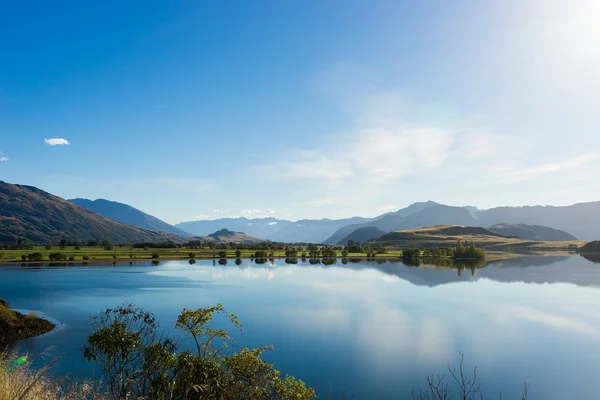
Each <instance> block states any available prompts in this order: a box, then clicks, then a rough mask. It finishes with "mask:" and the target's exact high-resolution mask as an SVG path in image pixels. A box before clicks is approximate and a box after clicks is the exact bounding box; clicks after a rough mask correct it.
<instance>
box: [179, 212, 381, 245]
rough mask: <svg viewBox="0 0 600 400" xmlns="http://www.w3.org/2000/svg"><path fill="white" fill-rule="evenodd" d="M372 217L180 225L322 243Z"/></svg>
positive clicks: (198, 230) (200, 233) (234, 220)
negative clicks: (343, 229)
mask: <svg viewBox="0 0 600 400" xmlns="http://www.w3.org/2000/svg"><path fill="white" fill-rule="evenodd" d="M370 220H371V219H369V218H360V217H354V218H346V219H338V220H335V219H320V220H310V219H302V220H299V221H296V222H292V221H288V220H285V219H277V218H257V219H248V218H221V219H216V220H201V221H190V222H181V223H179V224H177V225H175V226H176V227H177V228H179V229H182V230H184V231H186V232H190V233H192V234H194V235H197V236H207V235H208V234H210V233H211V232H214V231H217V230H220V229H229V230H232V231H237V232H246V234H248V235H251V236H255V237H258V238H261V239H265V240H271V241H276V242H288V243H293V242H306V243H322V242H323V241H324V240H325V239H327V238H328V237H329V236H331V235H332V234H333V233H334V232H335V231H336V230H338V229H339V228H341V227H343V226H346V225H352V224H357V223H364V222H367V221H370Z"/></svg>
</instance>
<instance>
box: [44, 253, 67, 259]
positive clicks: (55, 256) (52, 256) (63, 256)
mask: <svg viewBox="0 0 600 400" xmlns="http://www.w3.org/2000/svg"><path fill="white" fill-rule="evenodd" d="M48 258H49V259H50V261H64V260H66V259H67V256H66V254H64V253H50V254H48Z"/></svg>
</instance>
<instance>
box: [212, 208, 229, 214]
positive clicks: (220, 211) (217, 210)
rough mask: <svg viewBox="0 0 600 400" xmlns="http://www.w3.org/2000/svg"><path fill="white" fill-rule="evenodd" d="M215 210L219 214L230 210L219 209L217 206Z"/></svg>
mask: <svg viewBox="0 0 600 400" xmlns="http://www.w3.org/2000/svg"><path fill="white" fill-rule="evenodd" d="M213 212H214V213H217V214H225V213H226V212H229V211H227V210H219V209H218V208H217V209H215V210H213Z"/></svg>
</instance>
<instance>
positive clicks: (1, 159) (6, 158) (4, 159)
mask: <svg viewBox="0 0 600 400" xmlns="http://www.w3.org/2000/svg"><path fill="white" fill-rule="evenodd" d="M7 161H8V157H4V155H3V154H2V153H0V162H7Z"/></svg>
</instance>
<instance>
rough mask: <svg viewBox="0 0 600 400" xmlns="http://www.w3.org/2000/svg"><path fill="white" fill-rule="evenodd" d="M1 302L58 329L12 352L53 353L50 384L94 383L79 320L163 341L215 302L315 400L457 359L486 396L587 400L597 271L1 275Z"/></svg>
mask: <svg viewBox="0 0 600 400" xmlns="http://www.w3.org/2000/svg"><path fill="white" fill-rule="evenodd" d="M473 272H474V275H473ZM0 297H3V298H4V299H6V300H8V301H9V302H10V303H11V304H12V306H13V307H15V308H18V309H30V310H39V311H42V312H43V313H45V314H46V315H47V316H49V317H52V318H55V319H57V320H59V321H61V322H62V323H63V326H62V329H60V330H58V331H56V332H54V333H51V334H49V335H45V336H42V337H40V338H35V339H29V340H25V341H22V342H20V343H18V346H19V348H20V350H21V351H24V352H36V353H37V352H40V351H42V350H44V349H46V348H48V347H49V346H53V345H55V346H56V349H55V350H54V351H53V353H52V354H54V355H60V356H65V357H66V358H65V359H63V361H62V362H61V364H60V365H59V367H58V369H57V371H56V372H57V373H64V372H71V373H72V374H75V375H86V374H91V366H90V365H89V364H86V363H84V362H82V358H81V348H82V347H83V344H84V342H85V339H86V335H87V334H88V333H89V328H88V326H87V325H86V323H85V321H86V320H87V317H88V316H89V315H92V314H95V313H97V312H99V311H100V310H101V309H102V308H104V307H107V306H115V305H119V304H122V303H124V302H133V303H135V304H137V305H140V306H143V307H145V308H147V309H150V310H152V311H153V312H154V313H156V314H157V316H158V317H159V320H160V321H161V324H162V327H163V328H164V329H165V330H169V331H171V332H172V326H173V324H174V321H175V318H176V315H177V314H178V313H179V312H180V311H181V310H182V309H183V308H184V307H187V308H194V307H202V306H207V305H209V304H214V303H217V302H220V303H223V304H224V305H225V306H226V307H227V308H228V309H229V310H230V311H232V312H234V313H235V314H237V315H238V316H239V317H240V319H241V321H242V324H243V325H244V330H245V332H244V334H243V335H241V336H239V337H238V341H239V343H240V344H241V345H243V346H259V345H263V344H275V345H276V346H277V349H276V350H275V351H274V352H272V353H271V354H270V356H269V357H268V359H269V361H271V362H273V363H274V364H275V365H276V367H277V368H279V369H281V370H283V371H284V372H287V373H290V374H292V375H295V376H297V377H299V378H301V379H303V380H304V381H306V382H307V383H308V384H309V385H311V386H313V387H314V388H315V389H316V390H317V391H318V393H320V395H321V396H322V397H327V392H328V391H329V390H330V389H331V391H332V392H333V393H334V394H341V393H346V394H350V395H354V398H356V399H363V398H368V399H371V398H383V399H403V398H409V397H410V392H411V388H412V387H421V386H423V384H424V377H425V375H427V374H431V373H437V372H443V369H444V366H445V364H446V362H447V361H450V362H451V363H454V362H456V361H457V359H458V352H459V351H460V352H463V353H465V357H466V365H467V366H468V367H472V366H475V365H476V366H477V367H478V371H479V375H480V378H481V381H482V387H484V388H485V393H486V394H487V395H488V396H487V397H489V396H490V395H491V396H493V397H494V398H497V393H498V391H499V390H500V388H502V389H503V390H504V398H505V399H511V398H516V397H517V395H518V393H519V392H520V390H521V388H522V385H523V382H525V381H527V382H530V383H531V390H530V397H529V398H530V399H567V398H581V399H592V398H597V396H598V389H597V377H598V376H599V375H600V312H599V311H598V310H600V264H594V263H592V262H590V261H587V260H585V259H583V258H580V257H573V258H550V257H547V258H528V259H521V260H513V261H504V262H499V263H494V264H492V265H488V266H487V267H485V268H479V269H473V271H471V270H469V269H465V270H463V271H461V274H460V276H459V275H458V271H457V270H456V269H440V268H430V267H424V266H421V267H418V268H416V267H407V266H404V265H402V264H398V263H385V264H381V265H380V264H377V263H375V262H360V263H349V264H347V265H342V264H341V263H340V262H338V263H337V264H335V265H331V266H323V265H310V264H308V263H302V262H300V263H299V264H298V265H288V264H285V262H284V261H283V260H276V261H275V263H274V265H272V264H271V263H267V264H263V265H256V264H254V263H253V262H251V261H249V260H244V261H243V264H242V265H240V266H236V265H235V264H234V263H233V262H232V261H229V263H228V265H227V266H221V265H219V264H217V265H216V266H214V265H213V262H212V261H198V262H197V263H196V264H195V265H189V264H188V262H187V261H185V262H183V261H161V262H160V264H159V265H158V266H153V265H151V264H150V263H138V264H137V265H134V266H132V267H130V266H129V265H128V264H123V265H118V264H117V266H116V267H113V266H112V265H108V266H101V265H93V266H78V265H75V266H68V267H21V266H4V267H1V268H0ZM173 334H175V333H174V332H173Z"/></svg>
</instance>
